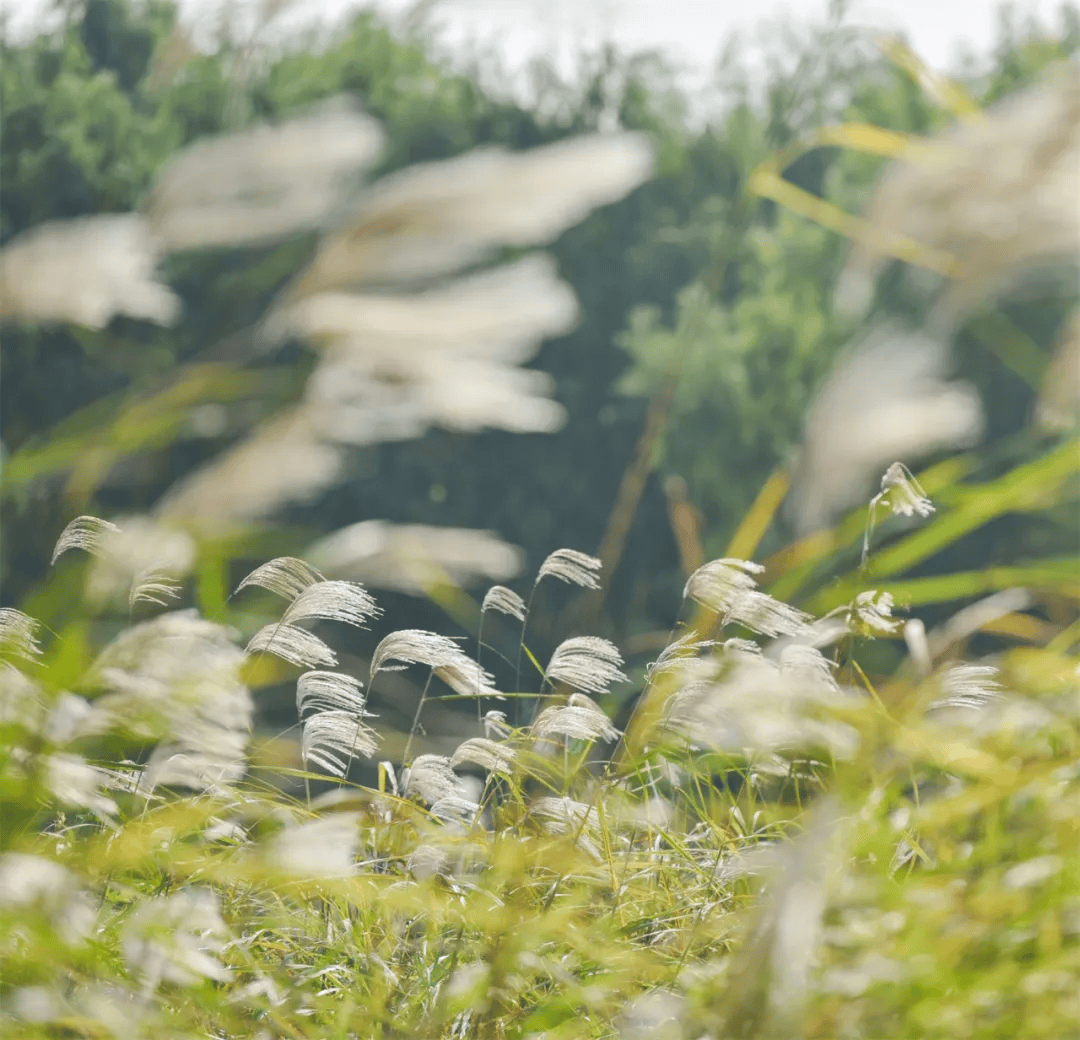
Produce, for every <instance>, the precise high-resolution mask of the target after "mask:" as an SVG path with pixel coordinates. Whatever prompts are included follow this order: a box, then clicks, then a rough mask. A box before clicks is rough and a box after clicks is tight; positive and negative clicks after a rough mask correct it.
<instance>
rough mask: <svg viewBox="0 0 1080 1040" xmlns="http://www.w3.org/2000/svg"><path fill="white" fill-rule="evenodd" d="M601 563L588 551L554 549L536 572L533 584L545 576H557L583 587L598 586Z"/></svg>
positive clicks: (596, 587) (594, 587)
mask: <svg viewBox="0 0 1080 1040" xmlns="http://www.w3.org/2000/svg"><path fill="white" fill-rule="evenodd" d="M602 566H603V564H602V563H601V562H600V561H599V560H598V559H597V558H596V557H595V556H590V555H589V554H588V553H583V552H578V551H577V550H576V549H556V550H555V551H554V552H553V553H551V555H550V556H548V558H547V559H546V560H544V562H543V563H542V564H540V570H539V571H537V573H536V581H535V582H534V586H535V585H539V584H540V582H541V581H542V580H543V579H544V578H547V577H552V578H558V579H559V581H565V582H566V583H567V584H568V585H580V586H581V587H582V588H584V589H598V588H600V580H599V577H598V575H599V574H600V568H601V567H602Z"/></svg>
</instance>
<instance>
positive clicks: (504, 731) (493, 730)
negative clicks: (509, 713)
mask: <svg viewBox="0 0 1080 1040" xmlns="http://www.w3.org/2000/svg"><path fill="white" fill-rule="evenodd" d="M511 732H512V729H511V726H510V724H509V723H508V722H507V721H506V712H505V711H488V712H485V713H484V736H485V737H488V738H497V739H499V740H505V739H506V738H507V737H508V736H510V733H511Z"/></svg>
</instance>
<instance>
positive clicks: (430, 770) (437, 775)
mask: <svg viewBox="0 0 1080 1040" xmlns="http://www.w3.org/2000/svg"><path fill="white" fill-rule="evenodd" d="M401 787H402V793H403V794H404V796H405V797H406V798H417V799H419V800H420V801H422V802H426V803H427V804H428V805H433V804H434V803H435V802H438V801H439V800H440V799H443V798H449V797H451V796H452V795H462V794H463V793H464V792H465V791H466V790H467V789H466V788H465V786H464V785H463V784H462V782H461V777H459V776H458V775H457V773H455V772H454V770H453V767H452V766H451V763H450V759H449V758H447V757H446V756H445V755H417V756H416V758H415V759H413V762H412V764H411V765H410V766H409V767H408V768H407V769H405V770H404V771H403V772H402V775H401Z"/></svg>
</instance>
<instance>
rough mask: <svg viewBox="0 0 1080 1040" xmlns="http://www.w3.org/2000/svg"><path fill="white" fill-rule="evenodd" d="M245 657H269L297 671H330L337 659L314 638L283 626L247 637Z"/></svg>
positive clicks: (311, 635) (264, 629) (292, 627)
mask: <svg viewBox="0 0 1080 1040" xmlns="http://www.w3.org/2000/svg"><path fill="white" fill-rule="evenodd" d="M246 653H247V654H248V655H251V654H256V653H271V654H274V655H275V656H277V657H280V658H281V659H282V660H283V661H288V662H289V663H290V664H295V665H298V666H299V667H301V668H319V667H322V668H333V667H334V666H335V665H336V664H337V657H336V656H335V654H334V651H333V650H331V649H330V647H328V646H327V645H326V643H324V642H323V641H322V640H321V639H320V638H319V637H318V636H317V635H314V634H313V633H311V632H308V631H307V629H304V628H298V627H297V626H296V625H286V624H284V623H283V622H280V621H279V622H276V623H275V624H271V625H266V626H265V627H264V628H260V629H259V631H258V632H256V633H255V635H253V636H252V637H251V641H250V642H249V643H248V645H247V650H246Z"/></svg>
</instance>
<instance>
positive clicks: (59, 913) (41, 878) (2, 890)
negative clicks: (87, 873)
mask: <svg viewBox="0 0 1080 1040" xmlns="http://www.w3.org/2000/svg"><path fill="white" fill-rule="evenodd" d="M0 907H2V908H3V909H4V911H5V913H6V914H10V913H13V912H14V911H15V910H17V909H21V908H37V909H38V910H40V911H42V912H44V913H45V915H46V916H47V917H48V918H49V920H50V922H51V923H52V925H53V927H54V928H55V929H56V930H57V932H58V934H59V935H60V937H61V939H62V940H63V941H64V942H66V943H68V944H69V945H74V944H76V943H78V942H81V941H82V940H83V939H85V938H86V937H87V936H88V935H89V934H90V931H91V929H92V928H93V925H94V919H95V917H96V916H97V915H96V912H95V910H94V907H93V905H92V904H91V902H90V900H89V898H88V897H87V895H86V894H85V893H84V892H83V890H82V888H81V886H80V884H79V880H78V878H77V877H76V876H75V875H74V874H73V873H72V872H71V871H70V870H68V869H67V867H64V866H61V864H59V863H57V862H56V861H55V860H51V859H47V858H45V857H44V856H35V855H31V854H29V853H25V852H6V853H4V854H3V855H0Z"/></svg>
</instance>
